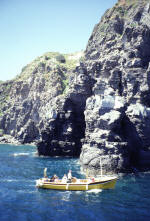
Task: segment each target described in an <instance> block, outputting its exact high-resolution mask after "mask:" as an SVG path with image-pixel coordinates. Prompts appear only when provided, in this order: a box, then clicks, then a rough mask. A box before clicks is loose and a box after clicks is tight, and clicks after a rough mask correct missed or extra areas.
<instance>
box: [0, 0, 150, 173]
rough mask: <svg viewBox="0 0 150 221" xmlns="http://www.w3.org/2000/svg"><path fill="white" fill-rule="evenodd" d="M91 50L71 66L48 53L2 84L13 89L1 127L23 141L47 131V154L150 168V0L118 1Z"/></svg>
mask: <svg viewBox="0 0 150 221" xmlns="http://www.w3.org/2000/svg"><path fill="white" fill-rule="evenodd" d="M84 54H85V56H84V58H83V59H80V64H78V65H77V64H75V65H74V66H73V67H72V69H71V70H70V71H69V70H68V69H67V67H66V66H64V61H63V59H62V61H61V64H62V65H60V62H59V66H56V65H54V64H53V65H52V61H53V59H50V63H51V64H49V59H47V58H46V57H44V58H43V57H42V58H41V59H42V60H40V62H38V63H36V64H35V65H32V70H31V67H30V66H27V67H25V69H24V70H23V72H22V74H21V76H19V77H18V80H16V81H15V82H10V83H9V84H8V85H9V86H7V82H6V83H5V84H1V86H0V87H1V88H2V89H1V91H3V92H2V94H3V95H4V94H8V93H7V92H8V91H9V94H10V97H7V96H3V98H0V102H1V101H2V104H4V100H5V105H3V106H2V110H3V112H5V114H2V116H1V128H2V129H3V130H4V131H5V133H7V134H11V135H12V136H14V137H16V138H17V139H19V140H21V141H22V142H31V141H33V140H37V139H39V141H38V144H37V146H38V152H39V154H40V155H50V156H55V155H63V156H68V155H69V156H79V155H80V162H81V165H82V167H83V168H85V169H86V168H88V169H89V171H90V172H91V173H95V172H96V173H98V172H99V168H100V159H101V160H102V164H103V166H104V170H105V171H106V172H112V171H113V172H114V171H115V172H119V171H133V170H134V169H135V168H137V169H144V170H145V169H149V168H150V138H149V134H150V3H149V1H148V0H141V1H139V0H131V1H129V0H120V1H118V3H116V5H115V6H114V7H113V8H112V9H109V10H107V11H106V13H105V14H104V16H103V17H102V18H101V21H100V22H99V23H98V24H97V25H96V26H95V27H94V30H93V33H92V35H91V37H90V39H89V41H88V44H87V48H86V50H85V53H84ZM43 59H44V62H43ZM34 62H36V61H34ZM37 64H38V65H37ZM33 67H34V68H33ZM54 67H55V68H54ZM29 69H30V73H32V74H31V75H29V76H26V74H25V73H28V72H29V71H28V70H29ZM48 73H50V74H48ZM24 77H25V78H24ZM67 82H68V83H67ZM66 84H67V85H68V86H67V90H66V89H65V88H66ZM23 125H24V126H23Z"/></svg>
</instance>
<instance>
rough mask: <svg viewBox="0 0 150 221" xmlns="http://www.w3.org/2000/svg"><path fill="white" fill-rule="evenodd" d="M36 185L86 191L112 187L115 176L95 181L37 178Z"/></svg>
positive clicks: (45, 187)
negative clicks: (65, 181)
mask: <svg viewBox="0 0 150 221" xmlns="http://www.w3.org/2000/svg"><path fill="white" fill-rule="evenodd" d="M38 181H39V182H37V185H36V186H37V187H38V188H43V189H53V190H74V191H86V190H93V189H113V188H114V187H115V184H116V181H117V178H114V179H111V180H105V181H97V182H93V183H86V182H85V183H67V184H63V183H54V182H42V180H41V182H40V180H38Z"/></svg>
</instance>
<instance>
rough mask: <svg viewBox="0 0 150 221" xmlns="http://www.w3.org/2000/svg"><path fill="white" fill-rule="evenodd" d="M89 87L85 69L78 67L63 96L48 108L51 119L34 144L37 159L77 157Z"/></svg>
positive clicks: (83, 129)
mask: <svg viewBox="0 0 150 221" xmlns="http://www.w3.org/2000/svg"><path fill="white" fill-rule="evenodd" d="M91 85H92V80H91V79H90V78H89V77H88V76H87V73H86V69H85V68H84V66H81V65H80V66H79V67H77V68H76V69H75V70H74V77H73V78H72V80H71V85H70V88H69V89H68V92H67V94H66V95H65V96H64V97H57V98H56V99H55V101H54V103H53V105H52V107H53V110H52V114H51V117H50V119H49V121H47V122H46V124H45V126H44V129H43V130H42V131H41V141H40V142H38V144H37V146H38V152H39V154H40V155H48V156H79V154H80V152H81V145H82V143H81V140H82V138H84V136H85V118H84V110H85V104H86V99H87V98H88V97H89V96H90V95H91V93H92V91H91V88H92V86H91Z"/></svg>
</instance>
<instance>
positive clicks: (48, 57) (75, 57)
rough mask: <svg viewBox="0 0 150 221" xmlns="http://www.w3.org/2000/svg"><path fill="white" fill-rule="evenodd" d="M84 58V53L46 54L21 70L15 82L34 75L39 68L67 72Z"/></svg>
mask: <svg viewBox="0 0 150 221" xmlns="http://www.w3.org/2000/svg"><path fill="white" fill-rule="evenodd" d="M83 56H84V52H83V51H80V52H75V53H71V54H61V53H59V52H47V53H45V54H43V55H42V56H40V57H37V58H36V59H35V60H33V61H32V62H31V63H30V64H28V65H26V66H25V67H23V68H22V72H21V74H20V75H18V76H17V78H16V80H17V81H20V80H26V79H28V77H29V76H30V74H32V73H36V72H37V70H38V69H39V68H41V69H49V68H52V69H54V68H57V67H60V68H65V69H66V70H68V71H71V70H73V69H74V68H75V67H76V66H77V65H78V64H79V62H80V59H82V57H83Z"/></svg>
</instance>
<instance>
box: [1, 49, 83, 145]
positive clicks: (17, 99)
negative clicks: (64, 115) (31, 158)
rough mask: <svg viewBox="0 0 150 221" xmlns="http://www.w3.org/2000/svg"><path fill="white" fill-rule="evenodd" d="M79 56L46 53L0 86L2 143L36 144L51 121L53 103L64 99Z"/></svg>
mask: <svg viewBox="0 0 150 221" xmlns="http://www.w3.org/2000/svg"><path fill="white" fill-rule="evenodd" d="M81 56H83V53H82V52H80V53H74V54H68V55H67V54H65V55H62V54H59V53H46V54H44V55H43V56H41V57H38V58H37V59H35V60H34V61H33V62H32V63H31V64H29V65H27V66H26V67H24V68H23V69H22V73H21V74H20V75H19V76H18V77H17V78H15V79H14V80H12V81H8V82H4V83H1V84H0V129H1V132H3V133H1V138H0V140H1V142H7V137H8V142H10V141H11V139H10V136H6V135H11V136H12V137H13V138H15V139H16V140H18V141H19V142H21V143H30V142H35V141H37V140H39V138H40V131H41V129H43V128H44V125H45V122H47V121H48V120H49V116H50V117H51V112H52V111H51V109H52V105H53V103H54V102H53V100H55V98H56V97H59V96H62V97H64V96H65V93H66V90H67V88H68V84H69V81H70V80H71V78H72V76H73V75H74V74H73V69H74V68H75V67H76V65H77V64H78V62H79V59H80V57H81ZM2 135H3V136H2ZM12 142H14V139H13V140H12Z"/></svg>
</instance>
